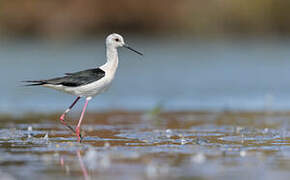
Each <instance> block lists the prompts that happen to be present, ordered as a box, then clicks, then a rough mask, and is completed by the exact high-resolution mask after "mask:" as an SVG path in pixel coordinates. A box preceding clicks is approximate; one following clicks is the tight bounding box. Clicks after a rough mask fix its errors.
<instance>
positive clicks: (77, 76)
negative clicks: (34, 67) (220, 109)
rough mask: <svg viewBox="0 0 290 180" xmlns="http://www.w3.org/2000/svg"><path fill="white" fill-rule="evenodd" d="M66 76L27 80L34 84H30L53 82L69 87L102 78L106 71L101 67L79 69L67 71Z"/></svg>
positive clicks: (53, 83)
mask: <svg viewBox="0 0 290 180" xmlns="http://www.w3.org/2000/svg"><path fill="white" fill-rule="evenodd" d="M65 75H66V76H63V77H57V78H53V79H48V80H39V81H26V82H30V83H33V84H29V85H32V86H33V85H44V84H52V85H63V86H68V87H77V86H83V85H86V84H89V83H92V82H95V81H98V80H100V79H102V78H103V77H104V76H105V71H103V70H102V69H100V68H95V69H87V70H84V71H79V72H75V73H66V74H65Z"/></svg>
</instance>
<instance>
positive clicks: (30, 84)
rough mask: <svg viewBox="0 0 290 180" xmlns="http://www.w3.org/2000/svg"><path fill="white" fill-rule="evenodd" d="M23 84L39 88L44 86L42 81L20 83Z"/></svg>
mask: <svg viewBox="0 0 290 180" xmlns="http://www.w3.org/2000/svg"><path fill="white" fill-rule="evenodd" d="M22 82H23V83H29V84H25V85H24V86H41V85H43V84H45V82H44V81H41V80H39V81H22Z"/></svg>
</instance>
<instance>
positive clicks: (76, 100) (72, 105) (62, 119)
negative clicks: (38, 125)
mask: <svg viewBox="0 0 290 180" xmlns="http://www.w3.org/2000/svg"><path fill="white" fill-rule="evenodd" d="M80 98H81V97H79V96H78V97H77V98H76V99H75V101H74V102H73V103H72V104H71V105H70V106H69V108H68V109H66V110H65V112H64V113H63V114H62V115H61V116H60V118H59V120H60V122H61V123H62V124H63V125H65V126H66V127H68V128H69V129H70V130H72V131H73V132H74V129H73V128H72V127H71V126H70V125H68V124H67V123H66V122H65V121H64V120H65V115H66V114H67V113H68V112H70V110H71V109H72V108H73V107H74V105H75V104H76V103H77V102H78V100H79V99H80Z"/></svg>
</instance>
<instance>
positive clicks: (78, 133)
mask: <svg viewBox="0 0 290 180" xmlns="http://www.w3.org/2000/svg"><path fill="white" fill-rule="evenodd" d="M91 99H92V98H91V97H88V98H87V99H86V103H85V105H84V107H83V111H82V114H81V117H80V120H79V122H78V125H77V127H76V135H77V136H78V142H81V136H80V127H81V123H82V120H83V117H84V115H85V112H86V109H87V106H88V103H89V101H90V100H91Z"/></svg>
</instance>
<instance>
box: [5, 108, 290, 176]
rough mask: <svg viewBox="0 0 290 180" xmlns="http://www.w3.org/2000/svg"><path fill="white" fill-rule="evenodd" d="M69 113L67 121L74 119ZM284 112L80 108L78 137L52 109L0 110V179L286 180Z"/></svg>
mask: <svg viewBox="0 0 290 180" xmlns="http://www.w3.org/2000/svg"><path fill="white" fill-rule="evenodd" d="M76 118H77V117H69V119H71V120H69V122H70V123H73V122H74V123H75V122H76V121H72V119H76ZM289 118H290V113H273V112H272V113H271V112H268V113H245V112H244V113H238V112H176V113H160V111H159V110H158V109H156V110H153V111H152V112H147V113H126V112H110V113H99V114H92V113H90V114H88V116H87V117H86V119H85V122H84V125H83V126H82V133H83V135H84V136H85V137H84V140H83V142H82V143H81V144H79V143H76V138H75V137H74V136H73V135H72V134H71V133H70V132H69V131H68V130H67V129H66V128H65V127H63V126H61V125H60V124H59V122H58V120H57V114H55V115H54V114H53V115H43V114H40V115H36V114H34V115H31V114H30V115H25V116H21V117H10V116H2V117H1V121H0V126H1V130H0V176H1V179H55V178H58V179H113V178H114V179H233V178H234V179H246V178H247V179H273V177H275V178H279V179H287V178H288V177H289V175H290V172H289V170H290V153H289V152H290V131H289V123H288V122H289Z"/></svg>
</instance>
